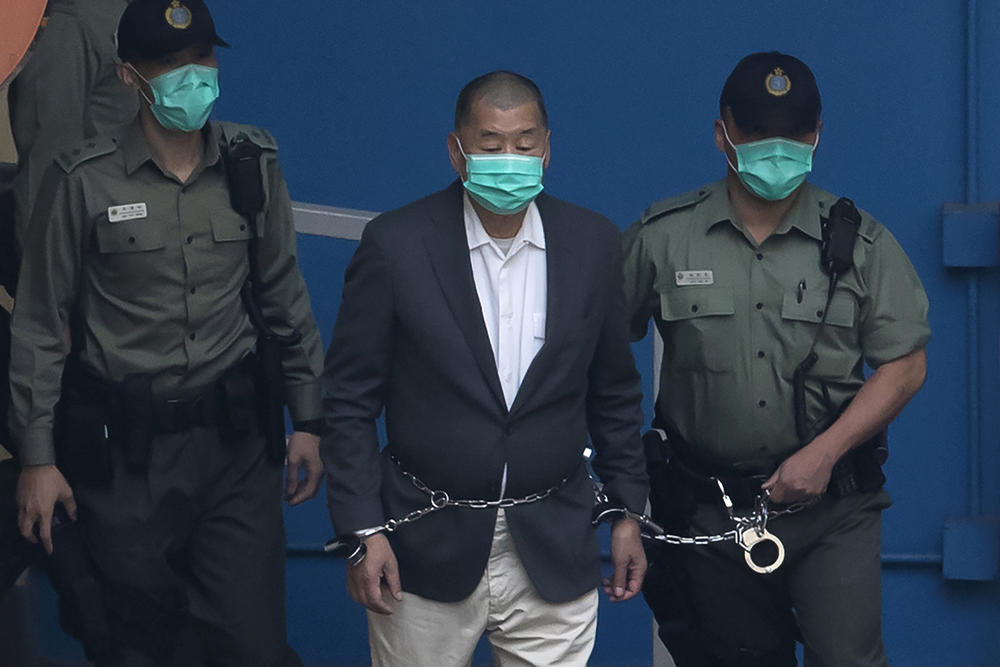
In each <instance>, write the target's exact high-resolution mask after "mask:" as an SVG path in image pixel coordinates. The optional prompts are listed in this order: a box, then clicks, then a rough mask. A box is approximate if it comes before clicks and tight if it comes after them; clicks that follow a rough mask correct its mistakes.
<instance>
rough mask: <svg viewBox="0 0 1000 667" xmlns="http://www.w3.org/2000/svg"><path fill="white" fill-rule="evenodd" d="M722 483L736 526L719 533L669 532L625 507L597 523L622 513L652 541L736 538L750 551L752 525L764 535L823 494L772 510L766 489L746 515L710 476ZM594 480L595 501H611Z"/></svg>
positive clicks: (699, 542)
mask: <svg viewBox="0 0 1000 667" xmlns="http://www.w3.org/2000/svg"><path fill="white" fill-rule="evenodd" d="M711 479H713V480H714V481H715V483H716V484H717V485H718V486H719V495H720V496H721V498H722V504H723V506H724V507H725V509H726V513H727V514H728V515H729V520H730V521H732V522H733V523H734V524H735V526H734V527H733V528H731V529H729V530H727V531H726V532H724V533H716V534H715V535H693V536H687V535H673V534H671V533H667V532H666V531H665V530H663V528H661V527H660V526H659V525H657V524H656V523H655V522H654V521H653V520H652V519H651V518H649V517H648V516H646V515H645V514H636V513H635V512H631V511H629V510H627V509H625V508H608V509H606V510H604V511H602V512H600V513H598V514H597V518H595V519H594V521H593V523H594V525H597V524H598V523H600V522H602V521H605V520H607V518H606V517H607V515H609V514H621V515H623V516H624V517H625V518H629V519H634V520H635V521H637V522H638V523H639V531H640V534H641V536H642V538H643V539H646V540H652V541H656V542H664V543H666V544H673V545H688V546H705V545H708V544H716V543H718V542H727V541H729V540H733V541H734V542H735V543H736V544H737V545H738V546H739V547H740V548H742V549H744V551H746V550H747V547H746V545H744V544H743V535H744V534H745V533H746V531H747V530H748V529H750V528H752V529H753V530H754V533H756V535H757V537H761V536H763V535H764V534H765V533H766V531H767V523H768V521H769V520H771V519H775V518H778V517H780V516H785V515H788V514H796V513H798V512H801V511H803V510H805V509H808V508H809V507H812V506H813V505H815V504H816V503H817V502H819V500H820V496H817V497H816V498H812V499H810V500H807V501H802V502H798V503H794V504H792V505H788V506H787V507H783V508H781V509H777V510H772V509H771V508H770V501H769V500H768V498H769V497H770V493H769V492H767V491H765V492H764V493H761V494H759V495H758V496H757V498H756V499H755V500H754V511H753V512H752V513H751V514H749V515H746V516H740V515H737V514H736V513H735V510H734V506H733V501H732V499H731V498H730V497H729V494H728V493H727V492H726V488H725V486H724V485H723V484H722V481H721V480H719V479H718V478H716V477H713V478H711ZM590 480H591V482H592V483H593V485H594V500H595V504H596V505H597V506H598V507H600V506H601V505H606V504H608V503H609V502H610V501H609V499H608V496H607V495H606V494H605V493H604V492H603V491H602V490H601V488H600V486H599V485H598V483H597V481H596V480H595V479H594V478H593V476H591V478H590Z"/></svg>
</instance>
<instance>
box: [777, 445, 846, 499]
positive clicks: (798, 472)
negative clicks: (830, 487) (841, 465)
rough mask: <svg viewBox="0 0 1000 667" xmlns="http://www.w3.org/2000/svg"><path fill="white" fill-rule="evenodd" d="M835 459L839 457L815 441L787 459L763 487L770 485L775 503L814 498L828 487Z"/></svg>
mask: <svg viewBox="0 0 1000 667" xmlns="http://www.w3.org/2000/svg"><path fill="white" fill-rule="evenodd" d="M834 463H836V459H831V457H830V455H828V454H827V452H826V451H825V450H824V448H823V447H822V446H820V444H819V443H817V442H816V441H813V442H811V443H809V444H808V445H806V446H805V447H803V448H802V449H800V450H799V451H797V452H795V453H794V454H792V455H791V456H789V457H788V458H787V459H785V460H784V461H783V462H782V464H781V465H780V466H778V469H777V470H775V471H774V474H773V475H771V477H770V478H769V479H768V480H767V481H766V482H764V483H763V484H761V487H760V488H762V489H765V490H768V489H769V490H770V491H771V496H770V498H771V500H772V501H773V502H775V503H781V504H788V503H797V502H801V501H805V500H810V499H811V498H815V497H816V496H819V495H822V494H823V492H824V491H826V486H827V484H829V483H830V473H831V472H832V471H833V464H834Z"/></svg>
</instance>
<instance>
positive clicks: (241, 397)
mask: <svg viewBox="0 0 1000 667" xmlns="http://www.w3.org/2000/svg"><path fill="white" fill-rule="evenodd" d="M246 366H247V364H245V363H243V362H241V363H239V364H238V365H237V366H235V367H234V368H232V369H230V370H229V371H228V372H227V373H226V374H225V375H223V376H222V378H221V379H220V380H219V384H218V392H219V396H218V397H219V399H220V400H219V434H220V435H221V436H222V438H223V439H224V440H226V441H228V442H233V441H236V440H238V439H240V438H245V437H246V436H247V434H248V433H249V432H250V425H251V424H252V423H253V420H254V419H255V418H256V415H255V414H254V413H255V412H256V409H257V405H256V391H255V387H254V375H253V372H252V371H251V370H249V369H248V368H247V367H246Z"/></svg>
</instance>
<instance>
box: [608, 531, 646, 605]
mask: <svg viewBox="0 0 1000 667" xmlns="http://www.w3.org/2000/svg"><path fill="white" fill-rule="evenodd" d="M611 562H612V563H613V564H614V567H615V571H614V574H612V576H611V578H610V579H605V580H604V582H603V584H604V592H605V593H607V594H608V599H609V600H611V601H612V602H624V601H625V600H630V599H631V598H633V597H635V596H636V594H637V593H638V592H639V591H640V590H642V580H643V579H644V578H645V577H646V553H645V552H644V551H643V550H642V538H640V537H639V523H638V522H637V521H635V520H634V519H620V520H618V521H616V522H615V523H614V525H613V526H612V527H611Z"/></svg>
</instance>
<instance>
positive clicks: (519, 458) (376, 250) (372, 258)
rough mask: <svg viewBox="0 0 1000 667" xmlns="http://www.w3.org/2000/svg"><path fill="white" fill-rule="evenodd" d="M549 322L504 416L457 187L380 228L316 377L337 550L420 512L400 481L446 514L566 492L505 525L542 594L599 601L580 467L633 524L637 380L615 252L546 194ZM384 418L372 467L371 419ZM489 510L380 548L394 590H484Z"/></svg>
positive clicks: (430, 520)
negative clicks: (448, 504)
mask: <svg viewBox="0 0 1000 667" xmlns="http://www.w3.org/2000/svg"><path fill="white" fill-rule="evenodd" d="M536 202H537V205H538V209H539V212H540V213H541V218H542V225H543V227H544V230H545V245H546V263H547V268H548V299H547V303H548V312H547V315H546V331H545V343H544V345H543V347H542V349H541V350H540V351H539V353H538V355H537V356H536V357H535V359H534V361H533V362H532V364H531V366H530V367H529V368H528V371H527V374H526V375H525V377H524V381H523V382H522V384H521V387H520V390H519V392H518V394H517V397H516V399H515V401H514V404H513V405H512V406H511V409H510V410H509V411H508V410H507V406H506V403H505V402H504V398H503V392H502V390H501V388H500V380H499V377H498V375H497V370H496V364H495V362H494V360H493V352H492V349H491V347H490V341H489V336H488V334H487V332H486V326H485V324H484V322H483V317H482V310H481V307H480V304H479V298H478V296H477V293H476V287H475V282H474V279H473V276H472V265H471V263H470V260H469V248H468V243H467V240H466V235H465V225H464V222H463V212H462V185H461V183H459V182H455V183H454V184H452V185H451V187H449V188H447V189H446V190H443V191H441V192H438V193H435V194H433V195H431V196H429V197H426V198H424V199H421V200H418V201H416V202H414V203H412V204H409V205H407V206H404V207H403V208H400V209H397V210H395V211H391V212H389V213H385V214H383V215H380V216H379V217H378V218H376V219H375V220H373V221H372V222H371V223H369V224H368V226H367V227H366V229H365V232H364V235H363V237H362V239H361V245H360V246H359V247H358V249H357V251H356V252H355V254H354V257H353V259H352V260H351V263H350V265H349V266H348V267H347V273H346V275H345V281H344V294H343V300H342V302H341V305H340V312H339V314H338V317H337V323H336V326H335V327H334V330H333V340H332V342H331V344H330V349H329V350H328V352H327V356H326V368H325V371H324V374H323V388H324V410H325V418H326V422H327V425H328V426H329V434H328V435H327V436H325V437H324V439H323V443H322V452H323V459H324V463H325V465H326V470H327V474H328V480H327V490H328V501H329V507H330V515H331V517H332V518H333V523H334V527H335V529H336V531H337V533H338V534H347V533H350V532H353V531H356V530H360V529H362V528H366V527H370V526H374V525H378V524H381V523H383V522H384V521H385V519H386V518H388V517H394V518H399V517H402V516H404V515H405V514H406V513H407V512H409V511H411V510H413V509H416V508H419V507H424V506H426V505H427V504H428V498H427V496H426V495H425V494H424V493H421V492H420V491H419V490H418V489H416V488H415V487H414V486H413V485H412V484H411V483H410V482H409V481H408V480H407V479H406V478H405V477H403V476H402V475H401V474H400V470H399V466H397V465H396V464H395V463H393V462H392V461H391V460H390V459H389V457H388V456H387V455H386V453H387V452H388V451H391V453H392V455H393V456H395V457H396V458H397V459H398V460H399V462H400V465H401V467H402V468H404V469H405V470H407V471H409V472H411V473H413V474H414V475H416V476H417V477H419V478H420V479H421V480H423V481H424V482H425V483H426V484H427V485H428V486H430V487H431V488H434V489H441V490H444V491H447V492H448V494H449V495H450V496H451V497H452V498H456V499H458V498H467V499H495V498H497V497H498V496H499V493H500V480H501V476H502V471H503V467H504V463H505V462H506V463H507V466H508V476H507V480H508V481H507V495H508V496H510V497H521V496H525V495H528V494H530V493H534V492H537V491H542V490H544V489H547V488H549V487H551V486H554V485H557V484H558V483H559V481H560V480H561V479H563V478H568V480H567V482H566V483H565V485H563V486H562V488H560V490H559V491H558V492H557V493H555V494H553V495H552V496H551V497H549V498H548V499H546V500H544V501H541V502H538V503H535V504H531V505H525V506H521V507H516V508H512V509H509V510H507V515H508V521H509V525H510V532H511V534H512V536H513V538H514V541H515V544H516V545H517V550H518V554H519V555H520V557H521V560H522V562H523V563H524V567H525V569H526V570H527V572H528V575H529V576H530V577H531V581H532V582H533V583H534V585H535V588H536V590H537V592H538V593H539V595H541V596H542V597H543V598H545V599H546V600H549V601H552V602H562V601H566V600H571V599H573V598H575V597H578V596H580V595H582V594H583V593H584V592H586V591H587V590H590V589H592V588H593V587H594V586H595V585H597V583H598V580H599V577H600V565H599V558H598V555H599V554H598V544H597V539H596V536H595V534H594V530H593V529H592V528H591V526H590V516H591V508H592V505H593V493H592V490H591V484H590V481H589V479H588V477H587V474H586V471H585V468H584V465H583V458H582V452H583V449H584V448H585V447H586V446H587V445H588V440H589V441H591V442H592V443H593V446H594V449H595V451H596V454H597V455H596V458H595V460H594V464H593V467H594V469H595V471H596V472H597V474H598V475H599V476H600V478H601V479H602V481H603V482H604V483H605V490H606V492H607V493H608V494H609V495H610V496H611V497H612V498H613V499H615V500H617V501H618V502H619V503H623V504H625V505H627V506H628V507H629V508H631V509H632V510H635V511H642V509H643V508H644V505H645V501H646V492H647V479H646V473H645V466H644V463H643V457H642V447H641V444H640V440H639V428H640V425H641V421H642V414H641V409H640V399H641V394H640V387H639V375H638V373H637V372H636V369H635V362H634V360H633V358H632V353H631V349H630V347H629V342H628V331H627V320H626V316H625V307H624V295H623V289H622V283H623V278H622V263H621V250H620V248H621V244H620V241H619V234H618V230H617V228H616V227H615V226H614V225H613V224H612V223H611V222H609V221H608V220H607V219H606V218H604V217H602V216H600V215H598V214H596V213H594V212H592V211H588V210H586V209H583V208H579V207H577V206H573V205H571V204H568V203H566V202H563V201H560V200H558V199H555V198H554V197H550V196H548V195H546V194H542V195H540V196H539V197H538V199H537V200H536ZM383 409H384V410H385V427H386V432H387V436H388V446H387V447H386V450H385V451H383V452H382V453H381V455H380V452H379V442H378V436H377V429H376V420H377V419H378V417H379V415H380V414H381V413H382V411H383ZM495 520H496V510H482V509H479V510H477V509H464V508H448V509H445V510H442V511H440V512H436V513H434V514H430V515H428V516H426V517H424V518H422V519H420V520H419V521H417V522H415V523H412V524H408V525H406V526H403V527H401V528H400V529H399V530H398V531H397V532H395V533H393V534H392V535H390V541H391V543H392V547H393V549H394V551H395V553H396V557H397V559H398V560H399V566H400V576H401V580H402V585H403V589H404V590H406V591H409V592H412V593H415V594H417V595H420V596H422V597H426V598H430V599H434V600H441V601H456V600H461V599H464V598H465V597H468V595H469V594H470V593H471V592H472V590H473V589H474V588H475V587H476V584H477V583H478V582H479V579H480V578H481V576H482V574H483V571H484V569H485V567H486V560H487V557H488V555H489V551H490V543H491V538H492V534H493V527H494V522H495Z"/></svg>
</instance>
